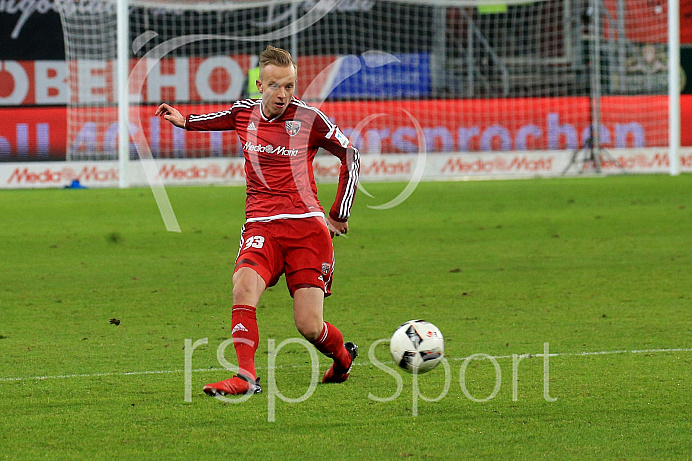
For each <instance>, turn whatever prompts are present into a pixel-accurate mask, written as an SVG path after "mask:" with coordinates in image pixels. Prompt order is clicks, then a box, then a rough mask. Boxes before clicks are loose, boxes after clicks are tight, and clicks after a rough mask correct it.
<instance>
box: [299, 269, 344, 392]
mask: <svg viewBox="0 0 692 461" xmlns="http://www.w3.org/2000/svg"><path fill="white" fill-rule="evenodd" d="M308 277H310V276H309V274H306V275H305V276H304V277H303V278H304V279H305V278H308ZM293 278H294V279H297V278H300V277H299V276H296V275H295V274H294V277H293ZM301 285H302V287H301V288H298V289H296V290H295V291H294V292H293V318H294V320H295V323H296V328H298V331H299V332H300V334H302V335H303V336H304V337H305V339H307V340H308V341H310V342H311V343H312V344H314V345H315V347H316V348H317V350H318V351H320V352H321V353H323V354H324V355H326V356H327V357H330V358H331V359H332V360H334V364H333V365H332V367H331V368H329V370H327V372H326V373H325V374H324V377H323V379H322V381H323V382H335V383H336V382H344V381H346V380H347V379H348V377H349V374H350V372H351V366H352V365H353V360H354V359H355V358H356V356H358V346H356V345H355V344H353V343H351V342H348V343H346V344H344V337H343V335H342V334H341V332H340V331H339V329H338V328H336V327H335V326H334V325H332V324H330V323H329V322H325V321H324V320H323V313H322V312H323V304H324V289H323V288H319V287H315V286H306V285H307V284H306V283H303V284H301Z"/></svg>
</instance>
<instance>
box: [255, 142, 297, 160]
mask: <svg viewBox="0 0 692 461" xmlns="http://www.w3.org/2000/svg"><path fill="white" fill-rule="evenodd" d="M243 149H244V150H246V151H247V152H263V153H267V154H275V155H283V156H286V157H296V156H297V155H298V149H288V148H287V147H286V146H272V145H271V144H268V145H266V146H265V145H262V144H255V143H254V142H252V141H247V142H246V143H245V144H244V145H243Z"/></svg>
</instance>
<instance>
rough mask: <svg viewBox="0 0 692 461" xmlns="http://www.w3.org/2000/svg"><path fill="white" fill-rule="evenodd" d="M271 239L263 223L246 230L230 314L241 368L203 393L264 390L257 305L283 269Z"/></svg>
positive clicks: (206, 387)
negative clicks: (259, 374) (259, 370)
mask: <svg viewBox="0 0 692 461" xmlns="http://www.w3.org/2000/svg"><path fill="white" fill-rule="evenodd" d="M265 242H266V243H267V244H265ZM271 242H272V239H271V238H270V237H269V236H268V235H267V234H266V232H265V230H264V229H262V228H261V227H260V226H253V227H250V228H248V229H244V231H243V238H241V243H240V251H239V252H238V258H237V259H236V269H235V272H234V274H233V310H232V314H231V337H232V338H233V346H234V348H235V352H236V356H237V358H238V368H239V369H240V371H239V373H238V375H237V376H234V377H232V378H230V379H226V380H224V381H220V382H218V383H214V384H207V385H206V386H204V392H206V393H207V394H209V395H212V396H213V395H217V394H224V395H225V394H244V393H247V392H254V393H258V392H261V391H262V389H261V387H260V386H259V378H258V377H257V373H256V370H255V354H256V352H257V347H258V345H259V329H258V327H257V313H256V307H257V303H258V302H259V299H260V297H261V296H262V293H264V290H265V289H266V287H267V285H268V284H272V285H273V284H274V283H276V279H278V277H279V275H280V270H281V265H280V264H277V263H276V262H275V261H274V260H275V257H276V251H277V249H276V248H275V247H274V246H273V245H272V244H271ZM277 272H278V273H277Z"/></svg>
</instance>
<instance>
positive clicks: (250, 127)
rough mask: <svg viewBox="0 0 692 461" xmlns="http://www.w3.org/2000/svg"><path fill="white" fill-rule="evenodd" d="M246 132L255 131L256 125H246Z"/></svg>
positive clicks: (253, 123) (252, 123)
mask: <svg viewBox="0 0 692 461" xmlns="http://www.w3.org/2000/svg"><path fill="white" fill-rule="evenodd" d="M246 130H247V131H257V125H255V122H250V123H248V124H247V128H246Z"/></svg>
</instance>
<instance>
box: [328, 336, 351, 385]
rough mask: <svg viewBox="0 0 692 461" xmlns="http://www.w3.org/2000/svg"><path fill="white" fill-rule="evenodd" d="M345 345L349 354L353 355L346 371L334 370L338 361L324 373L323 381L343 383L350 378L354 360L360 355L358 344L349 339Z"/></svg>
mask: <svg viewBox="0 0 692 461" xmlns="http://www.w3.org/2000/svg"><path fill="white" fill-rule="evenodd" d="M344 347H345V348H346V350H347V351H348V355H350V356H351V364H350V365H349V366H348V369H347V370H346V372H345V373H337V372H336V371H334V367H335V366H336V363H334V364H333V365H332V366H331V368H329V370H327V371H326V372H325V373H324V376H323V377H322V382H323V383H343V382H344V381H346V380H347V379H348V377H349V375H350V373H351V368H353V361H354V360H355V359H356V357H358V346H356V345H355V344H353V343H352V342H350V341H349V342H347V343H345V344H344Z"/></svg>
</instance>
